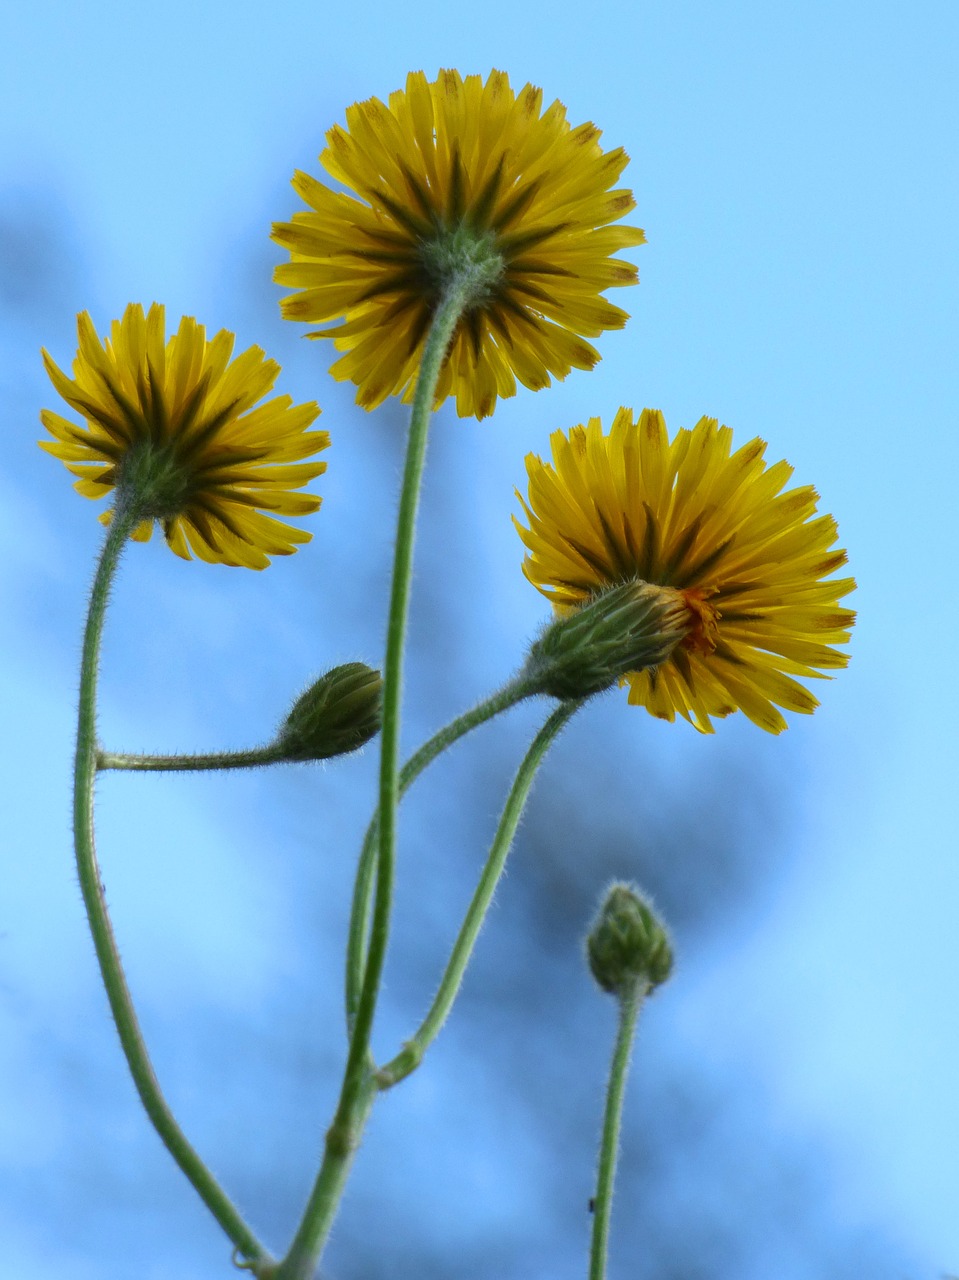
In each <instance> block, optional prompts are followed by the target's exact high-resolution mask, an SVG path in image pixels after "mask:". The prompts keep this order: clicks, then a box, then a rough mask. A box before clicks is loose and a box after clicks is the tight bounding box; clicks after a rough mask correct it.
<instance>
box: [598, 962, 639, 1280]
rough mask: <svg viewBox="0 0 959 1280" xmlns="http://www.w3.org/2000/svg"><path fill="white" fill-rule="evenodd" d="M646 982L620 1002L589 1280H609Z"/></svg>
mask: <svg viewBox="0 0 959 1280" xmlns="http://www.w3.org/2000/svg"><path fill="white" fill-rule="evenodd" d="M647 991H648V986H647V983H646V982H645V980H637V981H636V982H635V983H634V984H633V986H632V987H631V988H627V990H625V991H623V992H622V993H621V994H620V996H619V997H618V998H619V1028H618V1030H617V1033H616V1044H615V1047H614V1049H613V1059H612V1062H611V1064H610V1068H609V1081H608V1083H607V1085H606V1111H605V1115H604V1117H603V1137H602V1142H601V1143H600V1148H599V1168H598V1170H597V1174H596V1195H595V1197H594V1200H593V1235H592V1241H591V1243H590V1250H589V1280H606V1256H607V1253H608V1251H609V1219H610V1214H611V1212H612V1207H613V1181H614V1179H615V1177H616V1159H617V1156H618V1155H619V1130H620V1124H621V1121H622V1116H623V1095H624V1093H625V1091H626V1077H627V1075H628V1074H629V1059H630V1055H631V1054H632V1049H633V1037H634V1036H635V1034H636V1023H637V1021H638V1019H639V1011H640V1009H641V1008H642V1004H643V1000H644V999H645V997H646V993H647Z"/></svg>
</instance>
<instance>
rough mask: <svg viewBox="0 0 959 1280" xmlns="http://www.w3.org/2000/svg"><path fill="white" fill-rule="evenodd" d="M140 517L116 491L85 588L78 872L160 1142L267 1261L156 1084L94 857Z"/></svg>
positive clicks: (243, 1248) (249, 1248)
mask: <svg viewBox="0 0 959 1280" xmlns="http://www.w3.org/2000/svg"><path fill="white" fill-rule="evenodd" d="M138 520H139V515H138V513H137V510H136V508H135V506H134V505H132V504H127V503H125V502H124V501H123V500H122V495H121V498H120V499H119V500H118V502H117V505H116V508H115V510H114V515H113V520H112V522H111V524H110V527H109V530H108V531H107V536H106V541H105V542H104V545H103V551H102V553H101V556H100V560H99V562H98V564H97V569H96V574H95V576H94V580H93V587H92V589H91V593H90V609H89V613H88V615H87V623H86V629H85V631H84V636H83V657H82V662H81V669H80V707H79V715H78V719H77V752H76V762H75V770H74V802H73V828H74V844H75V849H76V860H77V872H78V875H79V879H80V889H81V892H82V894H83V902H84V905H85V907H86V912H87V919H88V920H89V922H90V932H91V934H92V935H93V945H94V947H95V949H96V955H97V961H98V962H99V965H100V974H101V976H102V978H103V985H104V987H105V988H106V993H107V999H108V1000H109V1003H110V1012H111V1013H112V1014H113V1021H114V1022H115V1024H116V1028H117V1032H118V1034H119V1036H120V1044H121V1046H122V1047H123V1053H124V1056H125V1057H126V1060H127V1065H128V1066H129V1068H130V1074H131V1075H132V1076H133V1083H134V1084H135V1085H136V1090H137V1093H138V1094H139V1096H140V1101H141V1102H142V1103H143V1106H144V1109H145V1110H146V1113H147V1115H148V1116H149V1117H150V1120H151V1121H152V1123H153V1127H154V1128H155V1129H156V1131H157V1133H158V1134H159V1135H160V1138H161V1140H162V1142H163V1144H164V1146H165V1147H166V1148H167V1150H168V1151H169V1152H170V1154H171V1155H172V1156H173V1159H174V1160H175V1161H176V1162H177V1164H178V1165H179V1166H180V1168H181V1169H182V1171H183V1173H184V1174H185V1175H186V1177H187V1178H188V1179H189V1180H190V1182H191V1183H192V1184H193V1187H194V1188H195V1190H196V1192H197V1194H198V1195H199V1196H200V1198H201V1199H202V1200H203V1202H204V1204H206V1206H207V1208H208V1209H209V1210H210V1212H211V1213H212V1214H213V1216H214V1217H215V1218H216V1220H217V1222H218V1223H219V1224H220V1226H221V1227H222V1228H223V1230H224V1231H225V1232H226V1234H227V1236H228V1237H229V1238H230V1240H232V1242H233V1244H234V1245H235V1246H236V1249H237V1251H238V1252H239V1253H240V1254H241V1255H242V1256H243V1257H244V1258H246V1259H248V1260H249V1261H250V1263H252V1264H253V1267H254V1268H256V1267H257V1266H258V1264H261V1263H262V1264H263V1265H268V1264H269V1261H270V1259H269V1255H268V1254H267V1252H266V1250H265V1249H264V1248H263V1246H262V1245H261V1244H260V1243H259V1241H258V1240H257V1239H256V1237H255V1236H254V1235H253V1233H252V1232H251V1231H250V1229H249V1227H248V1226H247V1225H246V1223H245V1222H244V1221H243V1219H242V1217H241V1216H240V1214H239V1212H238V1211H237V1209H236V1208H235V1207H234V1205H233V1203H232V1202H231V1200H230V1199H229V1197H228V1196H227V1195H226V1192H225V1191H224V1190H223V1189H222V1187H221V1186H220V1185H219V1183H218V1182H217V1181H216V1179H215V1178H214V1176H213V1174H212V1173H211V1172H210V1170H209V1169H208V1168H207V1167H206V1165H205V1164H204V1163H203V1161H202V1160H201V1158H200V1156H199V1155H198V1154H197V1152H196V1151H195V1150H194V1148H193V1147H192V1146H191V1145H190V1143H189V1141H188V1140H187V1138H186V1136H185V1135H184V1133H183V1131H182V1129H181V1128H180V1126H179V1125H178V1124H177V1121H176V1119H175V1117H174V1115H173V1113H172V1111H171V1110H170V1108H169V1106H168V1105H167V1102H166V1099H165V1098H164V1097H163V1094H162V1092H161V1090H160V1086H159V1083H158V1082H157V1078H156V1075H155V1074H154V1071H153V1066H152V1064H151V1062H150V1057H149V1054H148V1053H147V1049H146V1045H145V1043H144V1040H143V1035H142V1033H141V1031H140V1026H139V1023H138V1021H137V1016H136V1011H135V1010H134V1007H133V1001H132V998H131V996H130V990H129V988H128V986H127V982H126V977H125V975H124V972H123V966H122V963H121V961H120V952H119V948H118V947H117V942H116V938H115V936H114V933H113V926H112V924H111V922H110V917H109V914H108V912H107V905H106V897H105V893H104V888H103V883H102V881H101V878H100V868H99V865H98V863H97V854H96V844H95V841H94V822H93V800H94V783H95V779H96V769H97V745H96V698H97V677H98V673H99V664H100V642H101V638H102V635H103V623H104V617H105V614H106V606H107V601H108V598H109V594H110V587H111V584H112V581H113V577H114V574H115V572H116V568H117V565H118V563H119V560H120V555H121V553H122V551H123V547H124V544H125V542H126V540H127V538H128V537H129V535H130V533H131V532H132V530H133V529H134V528H135V527H136V524H137V522H138Z"/></svg>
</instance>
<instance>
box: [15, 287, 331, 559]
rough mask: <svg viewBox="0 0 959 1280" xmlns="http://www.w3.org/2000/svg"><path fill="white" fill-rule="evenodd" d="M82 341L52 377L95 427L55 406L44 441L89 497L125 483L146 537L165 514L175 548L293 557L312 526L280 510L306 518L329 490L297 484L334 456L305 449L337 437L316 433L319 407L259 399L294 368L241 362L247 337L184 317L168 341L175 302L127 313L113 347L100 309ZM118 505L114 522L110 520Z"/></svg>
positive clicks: (226, 555) (260, 359)
mask: <svg viewBox="0 0 959 1280" xmlns="http://www.w3.org/2000/svg"><path fill="white" fill-rule="evenodd" d="M77 329H78V332H79V344H80V345H79V350H78V352H77V358H76V360H75V361H74V364H73V379H72V380H71V379H70V378H68V377H67V376H66V375H65V374H64V373H63V372H62V371H61V370H60V369H59V368H58V367H57V365H56V364H54V362H53V360H51V358H50V356H49V355H48V354H47V352H46V351H44V352H43V360H44V363H45V365H46V368H47V373H48V374H49V375H50V379H51V381H52V382H53V385H54V386H55V387H56V389H57V391H58V392H59V393H60V395H61V396H62V397H63V398H64V400H66V402H67V404H68V405H70V407H71V408H72V409H74V410H75V411H76V412H77V413H79V414H81V415H82V417H83V418H84V423H83V425H82V426H78V425H77V424H76V423H74V422H71V421H69V420H68V419H67V418H62V417H60V415H59V414H56V413H51V412H50V411H49V410H48V409H44V410H42V412H41V414H40V418H41V420H42V422H43V425H44V426H45V427H46V428H47V430H48V431H49V432H50V434H51V435H52V436H53V437H54V439H53V441H49V440H42V441H40V447H41V448H42V449H46V450H47V452H48V453H52V454H53V456H54V457H55V458H59V459H60V460H61V461H62V462H64V463H65V464H66V467H67V470H68V471H70V472H72V473H73V475H75V476H77V477H79V478H78V480H77V482H76V484H75V486H74V487H75V488H76V489H77V491H78V492H79V493H82V494H83V495H84V497H87V498H102V497H104V496H106V494H107V493H108V492H109V491H110V490H111V489H118V490H119V491H120V492H122V493H125V494H127V495H128V496H129V500H130V501H131V502H132V503H133V505H134V507H135V509H136V510H137V511H138V512H139V513H140V515H141V516H142V519H141V520H140V522H139V524H138V525H137V527H136V529H135V531H134V533H133V535H132V536H133V537H134V538H135V539H136V540H137V541H138V542H145V541H147V539H149V537H150V534H151V533H152V531H153V521H154V520H155V519H157V520H159V521H160V523H161V525H162V527H163V532H164V535H165V536H166V540H167V542H168V543H169V545H170V548H171V549H172V550H173V551H175V552H176V554H177V555H178V556H182V557H183V558H184V559H186V560H189V559H190V558H191V557H190V553H191V552H192V553H193V554H194V555H196V556H198V557H199V559H201V560H206V561H208V562H209V563H211V564H229V565H244V566H246V567H247V568H249V569H264V568H266V566H267V565H268V564H269V563H270V560H269V557H270V556H278V555H279V556H281V555H290V554H291V553H292V552H293V551H295V550H296V547H297V544H300V543H304V542H309V540H310V538H311V537H312V534H309V533H305V532H304V531H303V530H302V529H297V528H296V527H295V526H293V525H289V524H286V523H285V522H284V521H282V520H278V519H276V518H275V516H303V515H308V514H310V513H311V512H313V511H316V510H317V509H318V508H319V505H320V501H321V499H320V498H318V497H315V496H314V495H313V494H308V493H294V492H292V490H294V489H299V488H301V487H302V486H303V485H304V484H306V483H308V482H309V481H310V480H312V479H314V478H315V477H316V476H318V475H321V474H322V473H323V472H324V471H325V470H326V463H325V462H315V461H314V462H304V461H302V460H303V459H304V458H308V457H310V456H311V455H313V454H315V453H318V452H319V451H320V450H321V449H325V448H326V447H327V445H328V444H329V443H330V438H329V435H328V434H327V433H326V432H325V431H309V430H307V428H308V427H309V426H310V424H311V423H312V422H313V421H314V420H315V419H316V417H317V416H318V415H319V412H320V410H319V408H318V407H317V406H316V404H314V403H312V402H311V403H309V404H301V405H294V404H293V402H292V400H291V398H290V397H289V396H277V397H276V398H275V399H273V400H268V401H267V402H266V403H265V404H261V405H259V406H258V407H256V408H254V407H253V406H254V405H255V404H256V402H257V401H258V400H260V399H261V398H262V397H263V396H264V395H265V394H266V393H267V392H268V391H269V390H270V389H271V388H272V386H273V384H274V382H275V381H276V376H277V374H278V373H279V371H280V366H279V365H278V364H276V363H275V362H274V361H273V360H266V359H264V356H263V352H262V351H261V350H260V348H259V347H250V348H249V350H247V351H244V352H243V354H242V355H240V356H237V357H236V359H235V360H231V359H230V355H231V353H232V351H233V343H234V336H233V334H232V333H228V332H227V331H226V330H225V329H224V330H221V331H220V332H219V333H218V334H217V335H216V336H215V337H214V338H212V339H211V340H210V341H209V342H208V341H207V339H206V331H205V329H204V328H203V326H202V325H198V324H197V323H196V321H195V320H193V319H192V318H191V317H189V316H184V317H183V319H182V320H181V321H180V327H179V329H178V331H177V332H176V334H175V335H174V336H173V337H172V338H170V339H169V341H166V337H165V333H166V330H165V322H164V310H163V307H162V306H159V305H158V304H157V303H154V304H153V305H152V306H151V307H150V310H149V312H148V313H147V315H146V316H144V314H143V308H142V307H141V306H139V305H133V304H131V305H130V306H128V307H127V309H126V311H125V312H124V315H123V319H122V320H114V322H113V325H112V328H111V334H110V337H109V338H108V339H106V340H105V341H104V343H103V344H102V345H101V343H100V340H99V338H98V337H97V334H96V330H95V329H94V327H93V322H92V321H91V319H90V317H89V315H88V314H87V312H85V311H84V312H82V313H81V314H80V315H79V316H78V317H77ZM111 514H112V513H111V512H109V511H108V512H105V513H104V514H103V515H102V516H101V517H100V519H101V520H102V521H103V522H104V523H108V522H109V520H110V517H111Z"/></svg>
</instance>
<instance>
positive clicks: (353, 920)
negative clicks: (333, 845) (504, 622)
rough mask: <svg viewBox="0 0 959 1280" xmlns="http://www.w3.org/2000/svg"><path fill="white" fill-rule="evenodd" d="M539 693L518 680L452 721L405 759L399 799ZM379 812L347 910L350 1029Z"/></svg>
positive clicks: (359, 979) (357, 990) (359, 983)
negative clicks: (441, 759) (475, 734)
mask: <svg viewBox="0 0 959 1280" xmlns="http://www.w3.org/2000/svg"><path fill="white" fill-rule="evenodd" d="M537 692H538V690H537V689H536V688H535V686H533V685H532V684H530V683H528V682H527V681H525V680H522V679H520V678H519V677H517V678H516V679H514V680H511V681H510V682H509V684H507V685H504V686H503V688H502V689H500V690H499V692H497V693H494V694H493V695H492V697H490V698H487V699H486V701H485V702H481V703H479V705H478V706H475V707H473V708H472V710H470V711H466V712H464V713H463V715H461V716H458V717H457V718H456V719H455V720H452V721H451V722H450V723H449V724H448V725H446V726H444V728H442V729H440V730H439V732H438V733H435V734H434V735H433V737H432V738H430V739H429V741H428V742H425V743H424V744H423V746H421V747H420V749H419V750H418V751H417V752H416V753H415V754H414V755H412V756H410V758H409V760H407V762H406V764H405V765H404V766H403V768H402V769H401V770H400V779H399V794H400V795H401V796H402V795H404V794H405V792H406V790H407V789H408V788H409V787H410V786H412V784H413V783H414V782H415V781H416V779H417V778H418V777H419V776H420V774H421V773H422V772H423V770H424V769H426V768H427V767H428V766H429V765H431V764H432V763H433V761H434V760H435V759H436V757H437V756H439V755H440V754H441V753H442V752H443V751H445V750H446V748H447V747H449V746H452V744H453V743H454V742H456V741H457V740H458V739H459V738H462V737H463V736H464V735H465V734H467V733H469V732H470V730H472V729H476V728H478V726H479V725H481V724H485V723H486V722H487V720H492V719H493V717H494V716H496V715H499V713H500V712H501V711H507V710H508V709H509V708H510V707H513V706H515V705H516V703H517V702H522V701H523V699H524V698H529V697H532V696H533V695H535V694H536V693H537ZM378 820H379V810H377V811H376V813H374V815H373V817H372V819H371V820H370V825H369V826H368V827H367V829H366V836H365V837H364V840H363V848H362V850H361V852H360V859H359V862H358V864H357V868H356V881H355V883H354V886H353V904H352V907H351V910H350V929H349V936H348V938H347V944H346V1019H347V1028H348V1029H350V1028H352V1026H353V1022H354V1019H355V1018H356V1008H357V1004H358V1002H359V997H360V990H361V988H362V985H363V971H364V968H365V965H366V945H367V937H368V933H369V915H370V899H371V897H372V894H373V871H374V859H375V856H376V851H377V840H376V837H377V833H378V831H379V822H378Z"/></svg>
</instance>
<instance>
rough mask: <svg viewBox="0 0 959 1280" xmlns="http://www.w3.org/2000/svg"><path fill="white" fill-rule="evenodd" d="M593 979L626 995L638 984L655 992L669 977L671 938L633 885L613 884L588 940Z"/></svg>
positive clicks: (607, 988) (607, 989) (606, 988)
mask: <svg viewBox="0 0 959 1280" xmlns="http://www.w3.org/2000/svg"><path fill="white" fill-rule="evenodd" d="M586 956H587V959H588V960H589V967H590V969H591V970H592V972H593V977H594V978H595V979H596V981H597V982H598V983H599V985H600V986H601V987H602V988H603V990H604V991H609V992H612V994H614V995H625V994H626V993H627V992H628V991H629V990H630V989H632V988H633V987H635V985H636V984H637V983H641V984H643V985H644V986H645V988H646V990H647V991H653V990H654V989H655V988H656V987H658V986H660V985H661V984H662V983H663V982H665V981H666V979H667V978H668V977H669V974H670V971H671V970H672V967H673V952H672V948H671V946H670V944H669V935H668V934H667V932H666V930H665V928H664V926H663V925H662V924H660V922H659V920H658V919H657V918H656V916H655V915H654V914H653V910H652V907H651V906H650V905H649V903H648V902H647V901H646V899H645V898H644V897H643V896H642V895H641V894H640V893H638V892H637V891H636V890H635V889H634V888H633V887H632V885H628V884H612V885H610V887H609V889H608V890H607V892H606V898H605V900H604V902H603V905H602V907H600V910H599V915H598V916H597V917H596V920H595V921H594V923H593V927H592V929H590V931H589V936H588V937H587V939H586Z"/></svg>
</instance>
